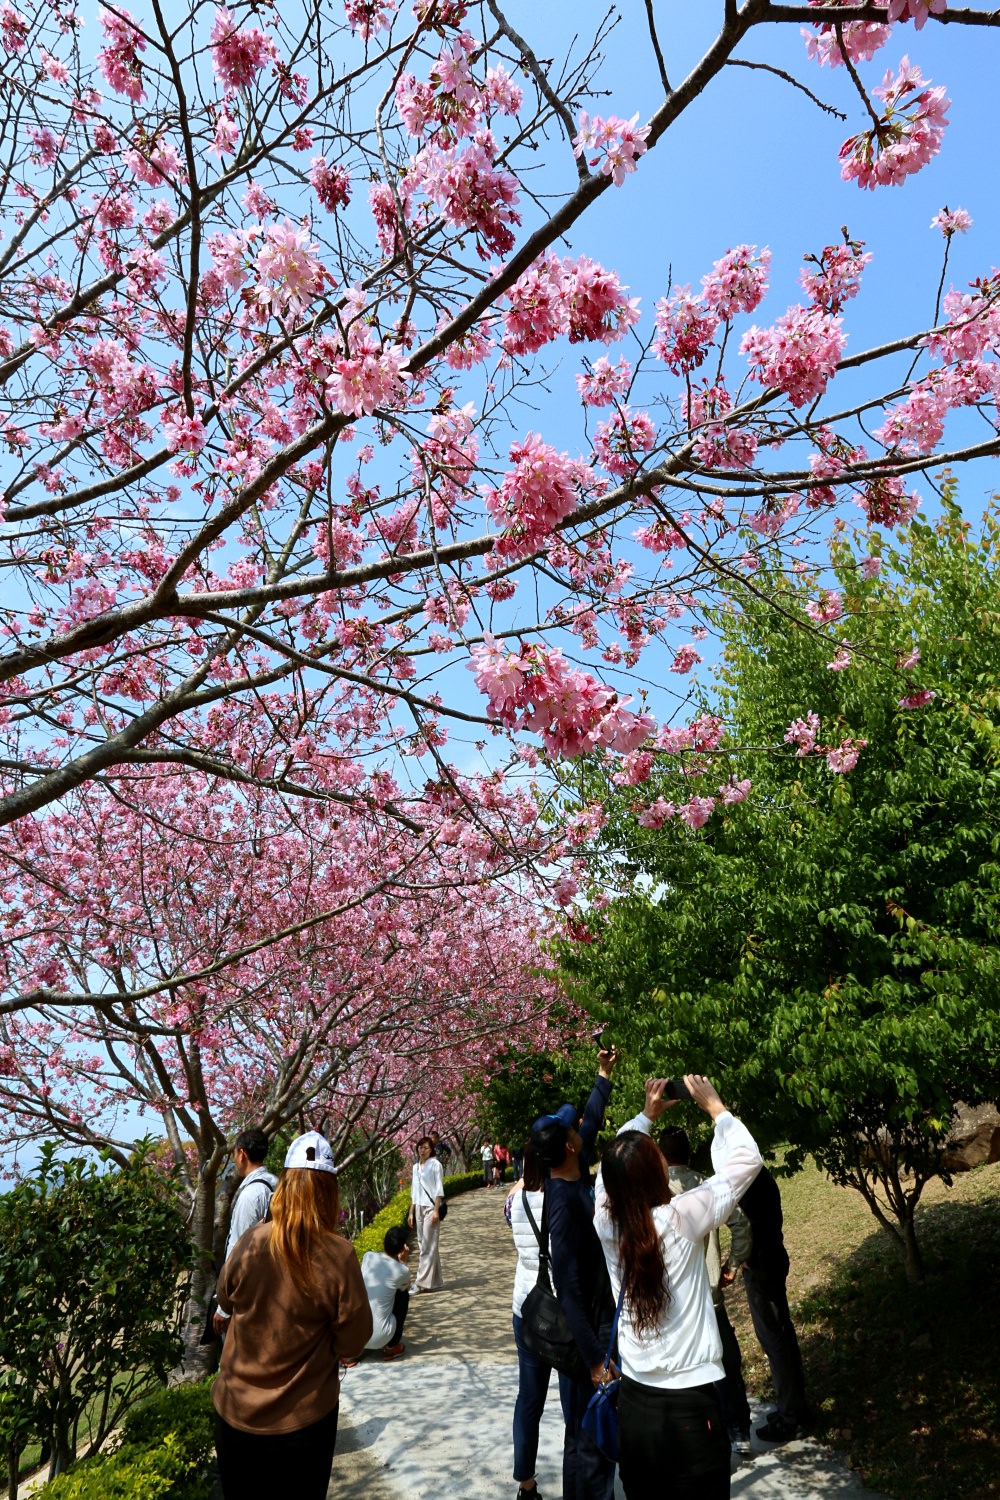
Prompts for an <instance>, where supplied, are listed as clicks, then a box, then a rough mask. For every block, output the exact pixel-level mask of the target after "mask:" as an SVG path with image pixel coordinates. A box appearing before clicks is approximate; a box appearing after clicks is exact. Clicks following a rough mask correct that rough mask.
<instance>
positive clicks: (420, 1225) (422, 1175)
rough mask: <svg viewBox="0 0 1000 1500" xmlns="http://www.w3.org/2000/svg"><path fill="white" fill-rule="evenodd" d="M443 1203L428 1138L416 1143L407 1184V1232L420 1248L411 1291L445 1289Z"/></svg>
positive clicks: (441, 1175) (439, 1173) (441, 1180)
mask: <svg viewBox="0 0 1000 1500" xmlns="http://www.w3.org/2000/svg"><path fill="white" fill-rule="evenodd" d="M443 1202H444V1173H443V1172H442V1170H441V1163H440V1162H439V1161H438V1159H437V1157H436V1156H435V1155H434V1143H433V1141H432V1140H431V1138H430V1136H429V1135H425V1136H424V1137H423V1138H422V1139H421V1140H419V1141H418V1142H417V1160H416V1162H415V1163H414V1166H413V1180H412V1182H411V1183H410V1213H409V1223H410V1228H411V1229H413V1228H414V1227H415V1228H416V1231H417V1243H418V1245H419V1247H420V1262H419V1264H418V1266H417V1279H416V1281H415V1282H414V1290H415V1291H418V1292H439V1291H440V1290H441V1288H442V1287H443V1286H444V1278H443V1276H442V1275H441V1257H440V1255H439V1253H438V1235H439V1233H440V1229H441V1212H440V1210H441V1204H442V1203H443Z"/></svg>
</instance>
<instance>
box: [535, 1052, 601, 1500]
mask: <svg viewBox="0 0 1000 1500" xmlns="http://www.w3.org/2000/svg"><path fill="white" fill-rule="evenodd" d="M598 1058H599V1062H600V1071H599V1073H598V1076H597V1080H596V1082H595V1084H594V1088H593V1090H592V1092H591V1095H590V1098H589V1099H588V1101H587V1106H586V1108H585V1110H584V1112H583V1118H582V1120H580V1117H579V1115H578V1113H577V1110H576V1108H575V1106H574V1105H572V1104H564V1105H562V1106H561V1108H559V1109H558V1110H557V1111H556V1113H555V1114H554V1115H542V1117H541V1118H540V1119H538V1120H536V1121H535V1123H534V1125H533V1126H532V1130H531V1141H532V1145H533V1146H534V1148H535V1150H536V1151H537V1153H538V1156H539V1159H540V1160H541V1162H542V1163H543V1164H544V1166H545V1167H547V1169H548V1176H547V1178H546V1182H545V1198H546V1209H547V1219H548V1231H549V1243H550V1257H551V1267H552V1280H553V1284H554V1290H555V1294H556V1297H557V1299H558V1301H559V1305H560V1307H561V1308H562V1310H563V1312H564V1313H565V1315H566V1320H567V1322H568V1323H569V1326H570V1329H571V1331H572V1334H573V1339H574V1341H575V1343H576V1347H577V1349H578V1350H579V1353H580V1357H581V1359H582V1361H583V1365H582V1367H581V1368H582V1374H581V1375H579V1376H572V1375H564V1374H562V1373H560V1375H559V1399H560V1402H561V1403H562V1412H563V1420H564V1422H565V1424H566V1431H565V1436H564V1439H563V1500H614V1493H615V1466H614V1464H613V1463H611V1462H610V1460H609V1459H607V1458H605V1456H604V1454H603V1453H602V1452H601V1451H600V1449H599V1448H598V1447H597V1445H596V1444H595V1443H594V1441H593V1439H592V1438H591V1437H590V1434H589V1433H587V1432H585V1431H584V1430H583V1427H582V1426H581V1423H582V1421H583V1414H584V1412H585V1411H586V1409H587V1402H588V1401H589V1400H590V1398H591V1396H592V1395H593V1393H594V1388H595V1386H596V1385H597V1384H598V1383H599V1382H600V1380H601V1379H602V1378H603V1376H604V1356H605V1354H606V1353H607V1346H608V1338H609V1335H610V1332H611V1321H612V1318H613V1316H614V1302H613V1300H612V1296H611V1284H610V1281H609V1280H608V1270H607V1266H606V1265H605V1262H604V1254H603V1252H602V1250H601V1245H600V1241H599V1240H598V1238H597V1235H596V1233H595V1232H594V1204H593V1200H592V1199H591V1196H590V1159H591V1155H592V1153H593V1150H594V1146H595V1144H596V1141H597V1133H598V1131H599V1130H600V1128H601V1124H602V1123H603V1120H604V1111H605V1108H606V1107H607V1102H608V1098H609V1096H610V1093H611V1074H612V1071H613V1069H614V1065H615V1061H616V1055H615V1051H614V1049H613V1048H612V1049H611V1050H610V1051H601V1052H600V1053H599V1054H598ZM578 1122H579V1129H578V1128H577V1124H578Z"/></svg>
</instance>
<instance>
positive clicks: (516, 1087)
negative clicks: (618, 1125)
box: [476, 1046, 634, 1181]
mask: <svg viewBox="0 0 1000 1500" xmlns="http://www.w3.org/2000/svg"><path fill="white" fill-rule="evenodd" d="M596 1071H597V1053H596V1049H595V1048H594V1047H593V1046H589V1047H582V1046H576V1047H573V1046H571V1047H569V1048H568V1049H567V1050H566V1051H565V1052H543V1053H539V1052H534V1051H531V1050H530V1049H526V1050H524V1051H516V1050H515V1049H513V1048H510V1047H508V1048H507V1050H506V1051H505V1053H504V1067H503V1068H502V1069H498V1070H497V1071H496V1072H495V1073H494V1074H493V1076H492V1077H491V1078H490V1079H489V1080H488V1081H487V1082H486V1083H485V1084H483V1085H481V1086H480V1100H479V1105H478V1108H477V1115H476V1118H477V1122H478V1124H479V1125H480V1126H481V1128H482V1130H483V1132H484V1134H485V1135H486V1136H487V1137H488V1138H489V1139H490V1140H493V1141H501V1142H502V1143H503V1144H504V1145H506V1146H510V1147H517V1146H521V1145H523V1144H524V1142H525V1141H526V1140H527V1139H528V1136H529V1135H530V1133H531V1126H532V1122H533V1121H534V1120H537V1118H538V1116H539V1115H544V1114H549V1113H550V1112H552V1111H553V1110H556V1109H558V1107H559V1105H560V1104H565V1103H567V1102H569V1103H571V1104H577V1103H579V1105H580V1108H581V1109H582V1108H583V1105H584V1103H585V1102H586V1100H587V1097H588V1095H589V1093H590V1091H591V1089H592V1088H593V1086H594V1075H595V1073H596ZM633 1113H634V1111H633ZM480 1181H482V1178H480Z"/></svg>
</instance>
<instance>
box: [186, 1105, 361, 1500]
mask: <svg viewBox="0 0 1000 1500" xmlns="http://www.w3.org/2000/svg"><path fill="white" fill-rule="evenodd" d="M270 1215H271V1216H270V1221H269V1222H265V1223H263V1224H258V1225H257V1226H256V1228H254V1229H251V1230H250V1231H249V1232H248V1233H247V1234H245V1235H243V1237H242V1239H240V1240H239V1242H238V1243H237V1245H236V1247H235V1249H234V1250H233V1253H232V1255H230V1257H229V1259H228V1260H227V1261H226V1263H225V1265H224V1266H223V1268H222V1272H221V1274H220V1276H219V1284H218V1288H217V1295H218V1299H219V1306H220V1308H221V1309H222V1311H223V1312H224V1313H227V1314H229V1315H230V1317H231V1322H230V1323H229V1325H228V1328H227V1332H226V1341H225V1344H224V1346H223V1350H222V1365H221V1368H220V1371H219V1376H218V1379H217V1380H216V1382H215V1384H214V1385H213V1387H212V1400H213V1402H214V1404H215V1411H216V1430H215V1447H216V1453H217V1454H218V1458H219V1475H220V1478H221V1480H222V1493H223V1495H224V1496H225V1500H274V1496H275V1495H281V1494H292V1493H294V1495H295V1496H296V1500H325V1496H326V1492H327V1488H328V1486H329V1483H330V1468H331V1465H332V1463H333V1450H334V1446H335V1444H336V1440H337V1414H338V1410H339V1402H340V1370H339V1361H340V1358H341V1356H344V1357H345V1358H346V1357H348V1356H350V1355H353V1354H355V1353H357V1351H358V1350H359V1349H361V1348H363V1347H364V1345H365V1344H366V1343H367V1342H368V1339H369V1338H370V1337H371V1332H372V1315H371V1307H370V1306H369V1302H368V1294H367V1292H366V1291H365V1284H364V1281H363V1280H362V1278H361V1268H360V1266H359V1265H358V1259H357V1256H356V1255H355V1253H354V1247H353V1245H351V1243H350V1241H349V1240H346V1239H344V1237H343V1236H342V1235H341V1234H340V1233H339V1232H338V1224H339V1219H340V1197H339V1193H338V1190H337V1177H336V1167H335V1166H334V1161H333V1153H332V1151H331V1150H330V1145H329V1142H328V1141H326V1140H324V1138H323V1137H322V1136H321V1135H319V1134H318V1133H317V1132H316V1131H314V1130H312V1131H309V1133H308V1134H306V1135H300V1136H299V1137H298V1138H297V1139H296V1140H294V1141H293V1142H292V1144H291V1145H290V1146H289V1148H288V1154H287V1155H286V1157H285V1166H284V1170H283V1172H282V1174H281V1178H280V1180H279V1182H278V1186H277V1188H276V1189H275V1191H274V1195H273V1197H272V1198H271V1209H270Z"/></svg>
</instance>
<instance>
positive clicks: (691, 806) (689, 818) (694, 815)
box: [677, 797, 715, 828]
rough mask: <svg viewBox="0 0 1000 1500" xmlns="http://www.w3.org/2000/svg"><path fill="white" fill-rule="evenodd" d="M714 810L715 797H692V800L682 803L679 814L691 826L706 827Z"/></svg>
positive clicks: (683, 821)
mask: <svg viewBox="0 0 1000 1500" xmlns="http://www.w3.org/2000/svg"><path fill="white" fill-rule="evenodd" d="M714 811H715V798H714V797H692V798H691V799H690V801H688V802H683V803H681V805H680V807H679V808H678V809H677V816H678V817H679V818H680V820H681V822H682V823H686V824H687V826H688V827H689V828H704V826H705V824H706V823H707V822H708V820H709V818H710V817H711V816H712V813H713V812H714Z"/></svg>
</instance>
